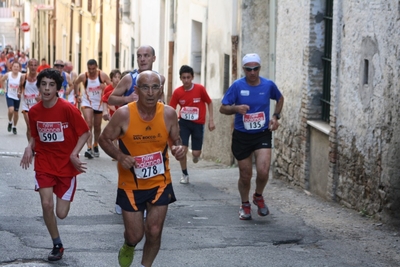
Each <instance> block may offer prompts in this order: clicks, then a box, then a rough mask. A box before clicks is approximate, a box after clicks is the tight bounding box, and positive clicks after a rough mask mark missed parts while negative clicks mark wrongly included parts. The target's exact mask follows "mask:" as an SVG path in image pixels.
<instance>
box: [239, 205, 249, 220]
mask: <svg viewBox="0 0 400 267" xmlns="http://www.w3.org/2000/svg"><path fill="white" fill-rule="evenodd" d="M239 219H241V220H251V204H250V203H249V204H242V205H241V206H240V208H239Z"/></svg>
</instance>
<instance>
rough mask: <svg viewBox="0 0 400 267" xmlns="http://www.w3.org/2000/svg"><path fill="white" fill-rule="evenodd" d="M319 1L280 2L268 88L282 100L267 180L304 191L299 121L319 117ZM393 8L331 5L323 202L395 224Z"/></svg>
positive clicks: (304, 138)
mask: <svg viewBox="0 0 400 267" xmlns="http://www.w3.org/2000/svg"><path fill="white" fill-rule="evenodd" d="M325 4H326V3H325V1H322V0H309V1H290V0H281V1H279V4H278V10H277V46H276V47H277V51H276V53H277V59H276V62H277V65H276V70H277V71H276V83H277V84H278V86H279V88H280V89H281V90H282V92H283V95H284V96H285V105H284V109H283V113H282V117H283V118H282V120H281V127H280V129H279V131H277V133H276V134H275V151H274V152H275V157H276V161H275V164H274V175H275V177H277V178H279V179H283V180H286V181H288V182H291V183H293V184H296V185H299V186H301V187H303V188H305V189H307V188H308V187H309V175H310V172H309V162H310V151H309V142H310V140H309V138H310V132H309V128H308V126H307V122H308V121H310V120H316V119H319V118H320V112H321V111H320V103H319V98H320V95H321V92H322V78H323V75H322V66H321V65H320V63H321V62H322V61H321V60H320V58H321V56H322V55H323V48H324V44H323V40H324V34H325V32H324V21H323V15H324V12H325V11H324V10H325ZM399 8H400V3H399V2H398V1H383V0H377V1H367V2H364V1H334V14H333V43H332V45H333V48H332V49H333V50H332V71H331V76H332V81H331V111H330V122H329V124H327V126H328V127H330V132H329V136H328V137H329V154H328V155H326V156H327V158H328V160H329V171H328V173H327V174H326V175H327V176H328V179H327V181H328V183H327V189H326V191H327V195H328V196H330V197H329V198H330V199H333V200H336V201H338V202H339V203H341V204H343V205H345V206H347V207H349V208H353V209H356V210H359V211H361V212H362V213H364V214H367V215H374V216H378V217H381V218H382V219H385V220H386V219H389V218H390V219H400V179H399V178H400V164H399V163H398V162H399V160H400V152H399V146H400V145H399V144H400V135H397V134H396V132H398V131H399V130H400V123H399V117H400V116H399V115H400V114H399V113H400V105H399V89H398V88H399V85H400V84H399V72H400V59H399V58H400V55H399V54H400V49H399V43H400V42H399V36H400V35H399V33H400V27H399V26H400V25H399V24H400V20H399V18H400V11H399V10H400V9H399Z"/></svg>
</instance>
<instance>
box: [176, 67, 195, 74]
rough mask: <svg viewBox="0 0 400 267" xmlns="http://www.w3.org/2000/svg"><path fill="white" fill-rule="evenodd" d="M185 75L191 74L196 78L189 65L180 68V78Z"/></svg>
mask: <svg viewBox="0 0 400 267" xmlns="http://www.w3.org/2000/svg"><path fill="white" fill-rule="evenodd" d="M183 73H190V74H192V76H194V73H193V68H192V67H190V66H188V65H182V67H181V68H180V70H179V76H181V75H182V74H183Z"/></svg>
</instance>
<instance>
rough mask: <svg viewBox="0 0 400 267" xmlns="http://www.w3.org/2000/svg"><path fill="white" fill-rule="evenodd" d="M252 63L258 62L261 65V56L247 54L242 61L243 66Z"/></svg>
mask: <svg viewBox="0 0 400 267" xmlns="http://www.w3.org/2000/svg"><path fill="white" fill-rule="evenodd" d="M250 62H256V63H258V64H259V65H261V59H260V56H259V55H257V54H256V53H251V54H246V55H245V56H244V57H243V59H242V66H244V65H246V64H247V63H250Z"/></svg>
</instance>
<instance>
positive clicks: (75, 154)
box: [20, 69, 90, 261]
mask: <svg viewBox="0 0 400 267" xmlns="http://www.w3.org/2000/svg"><path fill="white" fill-rule="evenodd" d="M62 82H63V77H62V76H61V75H60V72H59V71H57V70H54V69H45V70H43V71H41V72H40V73H39V75H38V76H37V83H36V85H37V87H38V88H39V92H40V94H41V95H42V101H40V102H39V103H37V104H36V105H34V106H33V107H32V108H31V109H30V110H29V124H30V128H31V138H30V140H29V144H28V146H27V147H26V148H25V152H24V155H23V157H22V159H21V164H20V165H21V166H22V168H24V169H27V168H29V165H30V164H31V163H32V159H33V153H35V164H34V170H35V172H36V175H35V180H36V186H35V190H36V191H39V194H40V199H41V204H42V210H43V219H44V222H45V224H46V226H47V229H48V231H49V234H50V236H51V238H52V239H53V245H54V246H53V249H52V251H51V252H50V254H49V256H48V259H49V260H50V261H57V260H60V259H61V258H62V256H63V252H64V248H63V245H62V242H61V238H60V235H59V232H58V227H57V220H56V216H55V214H54V206H55V207H56V214H57V217H59V218H60V219H64V218H65V217H67V215H68V211H69V208H70V204H71V202H72V200H73V198H74V194H75V190H76V176H77V175H78V174H79V173H82V172H85V170H86V162H82V161H80V159H79V152H80V151H81V149H82V147H83V146H84V145H85V143H86V141H87V139H88V138H89V135H90V132H89V127H88V126H87V124H86V122H85V120H84V119H83V118H82V115H81V113H80V112H79V110H78V109H77V108H76V107H74V106H73V105H71V104H70V103H69V102H67V101H66V100H64V99H61V98H59V97H58V91H59V90H60V89H61V85H62ZM53 193H54V194H55V195H56V196H57V201H56V203H55V205H54V202H53Z"/></svg>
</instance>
